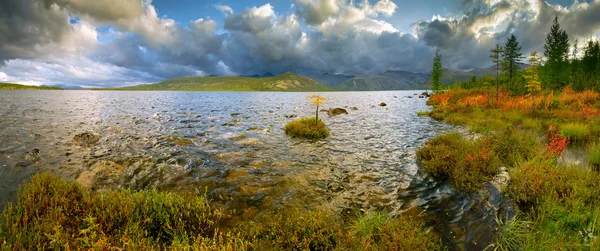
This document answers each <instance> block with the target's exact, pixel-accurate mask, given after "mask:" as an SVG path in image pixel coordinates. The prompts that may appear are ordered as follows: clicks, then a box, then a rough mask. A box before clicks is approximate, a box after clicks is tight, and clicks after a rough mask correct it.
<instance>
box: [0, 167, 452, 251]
mask: <svg viewBox="0 0 600 251" xmlns="http://www.w3.org/2000/svg"><path fill="white" fill-rule="evenodd" d="M227 215H228V214H226V213H222V212H221V211H220V210H217V209H214V208H212V207H210V205H209V204H208V202H207V201H206V200H205V198H204V197H203V196H201V195H194V194H182V193H170V192H158V191H139V192H130V191H127V190H121V191H109V192H107V193H99V192H96V191H92V190H88V189H86V188H84V187H82V186H80V185H79V184H78V183H76V182H73V181H65V180H63V179H62V178H58V177H55V176H52V175H51V174H38V175H34V176H33V177H32V179H31V182H28V183H26V184H25V185H24V186H23V187H22V189H20V191H19V195H18V198H17V201H16V202H15V203H9V205H8V206H7V207H6V208H5V209H4V211H3V212H2V216H1V217H0V250H171V249H172V250H408V249H414V250H441V249H443V247H442V245H441V241H440V238H439V237H438V236H436V235H435V234H433V233H431V232H430V231H427V229H425V228H424V226H423V223H422V222H420V221H416V220H413V219H412V218H408V217H403V216H398V217H389V216H386V215H384V214H382V213H377V212H374V213H369V214H367V215H365V216H363V217H359V218H357V219H350V220H348V219H345V218H343V217H342V216H341V215H340V214H337V213H335V212H332V211H304V210H287V209H285V210H281V211H279V212H266V213H265V214H263V216H260V217H259V218H257V219H256V220H252V221H244V222H237V223H234V225H233V226H231V225H229V227H228V228H227V230H220V229H219V226H220V225H219V224H220V223H221V221H222V219H223V217H227Z"/></svg>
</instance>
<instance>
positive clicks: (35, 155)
mask: <svg viewBox="0 0 600 251" xmlns="http://www.w3.org/2000/svg"><path fill="white" fill-rule="evenodd" d="M25 159H26V160H29V161H38V160H40V149H37V148H35V149H33V150H31V151H30V152H29V153H28V154H27V156H25Z"/></svg>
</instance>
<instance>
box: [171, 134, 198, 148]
mask: <svg viewBox="0 0 600 251" xmlns="http://www.w3.org/2000/svg"><path fill="white" fill-rule="evenodd" d="M166 139H167V141H169V142H171V143H173V144H175V145H176V146H189V145H191V144H193V143H194V142H193V141H192V140H189V139H184V138H180V137H176V136H167V138H166Z"/></svg>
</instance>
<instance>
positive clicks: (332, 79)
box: [308, 73, 354, 88]
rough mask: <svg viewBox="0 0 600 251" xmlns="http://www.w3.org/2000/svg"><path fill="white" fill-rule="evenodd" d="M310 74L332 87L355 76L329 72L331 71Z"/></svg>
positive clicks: (311, 76)
mask: <svg viewBox="0 0 600 251" xmlns="http://www.w3.org/2000/svg"><path fill="white" fill-rule="evenodd" d="M308 76H309V77H310V78H312V79H314V80H316V81H319V82H320V83H322V84H324V85H326V86H329V87H331V88H336V87H337V86H338V85H340V84H341V83H344V81H346V80H348V79H351V78H353V77H354V76H350V75H343V74H329V73H325V74H314V75H308Z"/></svg>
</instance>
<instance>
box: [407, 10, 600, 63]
mask: <svg viewBox="0 0 600 251" xmlns="http://www.w3.org/2000/svg"><path fill="white" fill-rule="evenodd" d="M464 7H465V13H464V15H463V16H461V17H450V18H439V17H434V18H433V19H432V20H430V21H420V22H418V23H417V24H416V25H415V34H416V35H417V37H418V38H419V39H420V40H422V41H424V42H425V43H426V44H427V45H429V46H432V47H438V48H440V49H441V50H442V52H443V56H444V57H445V60H444V62H445V63H446V66H449V67H450V68H454V69H463V70H466V69H470V68H476V67H481V65H489V64H490V61H489V57H488V51H489V49H490V48H492V47H493V45H494V44H496V43H499V44H504V43H505V42H506V39H507V38H508V36H510V35H511V34H515V36H517V38H518V40H519V44H520V45H521V46H522V52H523V54H524V55H528V54H529V53H530V52H532V51H534V50H537V51H538V52H543V44H544V41H545V40H544V39H545V37H546V34H547V33H548V32H549V31H550V27H551V26H552V21H553V20H554V17H555V16H558V17H559V22H560V24H561V27H562V28H563V29H565V30H566V31H567V33H568V34H569V36H570V39H571V41H572V42H573V41H574V40H575V39H578V40H579V41H580V42H581V41H584V40H586V39H589V37H590V36H591V35H593V34H594V33H596V32H598V31H599V30H600V15H598V14H597V13H600V1H599V0H595V1H593V2H590V3H579V2H577V1H576V2H575V3H574V4H573V5H572V6H568V7H563V6H560V5H550V4H548V3H546V2H545V1H542V0H528V1H518V0H510V1H467V2H466V5H465V6H464Z"/></svg>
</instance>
